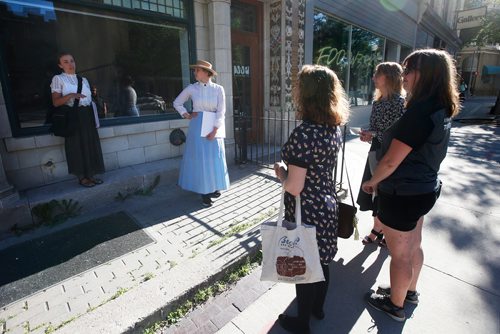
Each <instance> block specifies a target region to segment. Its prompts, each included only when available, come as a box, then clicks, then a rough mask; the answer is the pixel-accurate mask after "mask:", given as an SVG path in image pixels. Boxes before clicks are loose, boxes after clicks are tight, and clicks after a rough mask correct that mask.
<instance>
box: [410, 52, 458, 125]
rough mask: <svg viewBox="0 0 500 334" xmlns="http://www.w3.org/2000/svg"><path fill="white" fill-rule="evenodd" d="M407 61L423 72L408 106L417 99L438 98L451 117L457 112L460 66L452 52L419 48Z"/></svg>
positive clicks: (411, 66) (413, 67)
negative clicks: (456, 65)
mask: <svg viewBox="0 0 500 334" xmlns="http://www.w3.org/2000/svg"><path fill="white" fill-rule="evenodd" d="M403 65H404V66H405V67H406V68H407V69H409V70H412V71H418V72H419V73H420V77H419V79H418V81H417V82H416V83H415V85H414V86H413V89H412V91H411V92H408V94H409V98H408V99H407V102H406V107H407V108H408V107H410V106H411V105H413V104H414V103H416V102H420V101H425V100H428V99H436V100H437V101H439V102H440V103H441V105H442V106H443V107H444V108H445V109H446V111H447V115H448V117H452V116H455V115H456V114H457V113H458V112H459V111H460V100H459V92H458V85H457V77H458V75H457V68H456V67H455V62H454V60H453V59H452V58H451V56H450V54H449V53H448V52H446V51H443V50H436V49H423V50H416V51H413V52H412V53H411V54H410V55H409V56H408V57H406V59H405V60H404V61H403Z"/></svg>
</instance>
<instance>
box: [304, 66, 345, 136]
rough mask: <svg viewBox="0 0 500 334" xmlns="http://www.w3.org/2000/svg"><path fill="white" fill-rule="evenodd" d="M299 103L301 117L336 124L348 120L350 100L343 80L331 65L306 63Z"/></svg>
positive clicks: (321, 122) (320, 122) (331, 124)
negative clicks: (342, 82) (341, 81)
mask: <svg viewBox="0 0 500 334" xmlns="http://www.w3.org/2000/svg"><path fill="white" fill-rule="evenodd" d="M294 97H295V103H296V105H297V113H298V116H299V118H301V119H303V120H309V121H312V122H315V123H319V124H327V125H330V126H336V125H339V124H342V123H345V122H346V121H347V118H348V116H349V102H348V100H347V96H346V94H345V91H344V88H342V85H341V84H340V80H339V78H338V77H337V75H336V74H335V72H333V71H332V70H331V69H329V68H328V67H326V66H321V65H304V66H303V67H302V70H301V71H300V72H299V74H298V78H297V85H296V86H295V94H294Z"/></svg>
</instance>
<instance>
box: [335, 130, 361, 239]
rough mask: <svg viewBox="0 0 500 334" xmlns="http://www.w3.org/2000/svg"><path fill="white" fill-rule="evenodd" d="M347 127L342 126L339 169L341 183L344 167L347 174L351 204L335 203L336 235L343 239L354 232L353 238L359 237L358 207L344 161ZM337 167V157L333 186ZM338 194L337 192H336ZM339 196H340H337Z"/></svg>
mask: <svg viewBox="0 0 500 334" xmlns="http://www.w3.org/2000/svg"><path fill="white" fill-rule="evenodd" d="M346 131H347V127H346V126H344V138H343V139H344V140H343V142H342V162H341V165H340V166H341V169H340V175H341V176H340V179H341V181H340V184H342V176H343V172H344V167H345V174H346V176H347V184H348V185H349V195H350V197H351V202H352V205H351V204H347V203H343V202H341V201H337V205H338V206H339V216H338V218H339V221H338V223H339V231H338V237H339V238H343V239H349V238H350V237H351V236H352V234H353V233H354V240H358V239H359V232H358V218H357V217H356V212H358V209H357V208H356V204H355V203H354V195H353V194H352V188H351V180H350V179H349V173H348V172H347V163H346V161H345V141H346V137H347V136H346V135H347V133H346ZM337 167H338V159H337V166H335V176H334V182H335V187H336V183H337V181H336V180H337ZM337 194H338V193H337ZM338 197H340V196H338Z"/></svg>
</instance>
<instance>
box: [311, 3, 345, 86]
mask: <svg viewBox="0 0 500 334" xmlns="http://www.w3.org/2000/svg"><path fill="white" fill-rule="evenodd" d="M348 43H349V26H348V25H347V24H345V23H342V22H340V21H337V20H335V19H333V18H332V17H330V16H327V15H325V14H323V13H320V12H317V13H316V14H315V15H314V35H313V63H314V64H320V65H325V66H328V67H330V68H331V69H332V70H334V71H335V72H336V73H337V75H338V77H339V79H340V80H341V81H342V83H343V85H344V88H345V89H346V90H347V87H345V86H346V84H347V82H348V80H347V79H348V73H349V71H348V70H349V62H348Z"/></svg>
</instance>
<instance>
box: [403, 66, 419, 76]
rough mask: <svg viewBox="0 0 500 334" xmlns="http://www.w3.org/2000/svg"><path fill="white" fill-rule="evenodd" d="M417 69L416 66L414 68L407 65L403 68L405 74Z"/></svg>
mask: <svg viewBox="0 0 500 334" xmlns="http://www.w3.org/2000/svg"><path fill="white" fill-rule="evenodd" d="M416 70H417V69H416V68H412V67H405V68H404V69H403V76H405V75H408V74H410V73H411V72H413V71H416Z"/></svg>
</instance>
